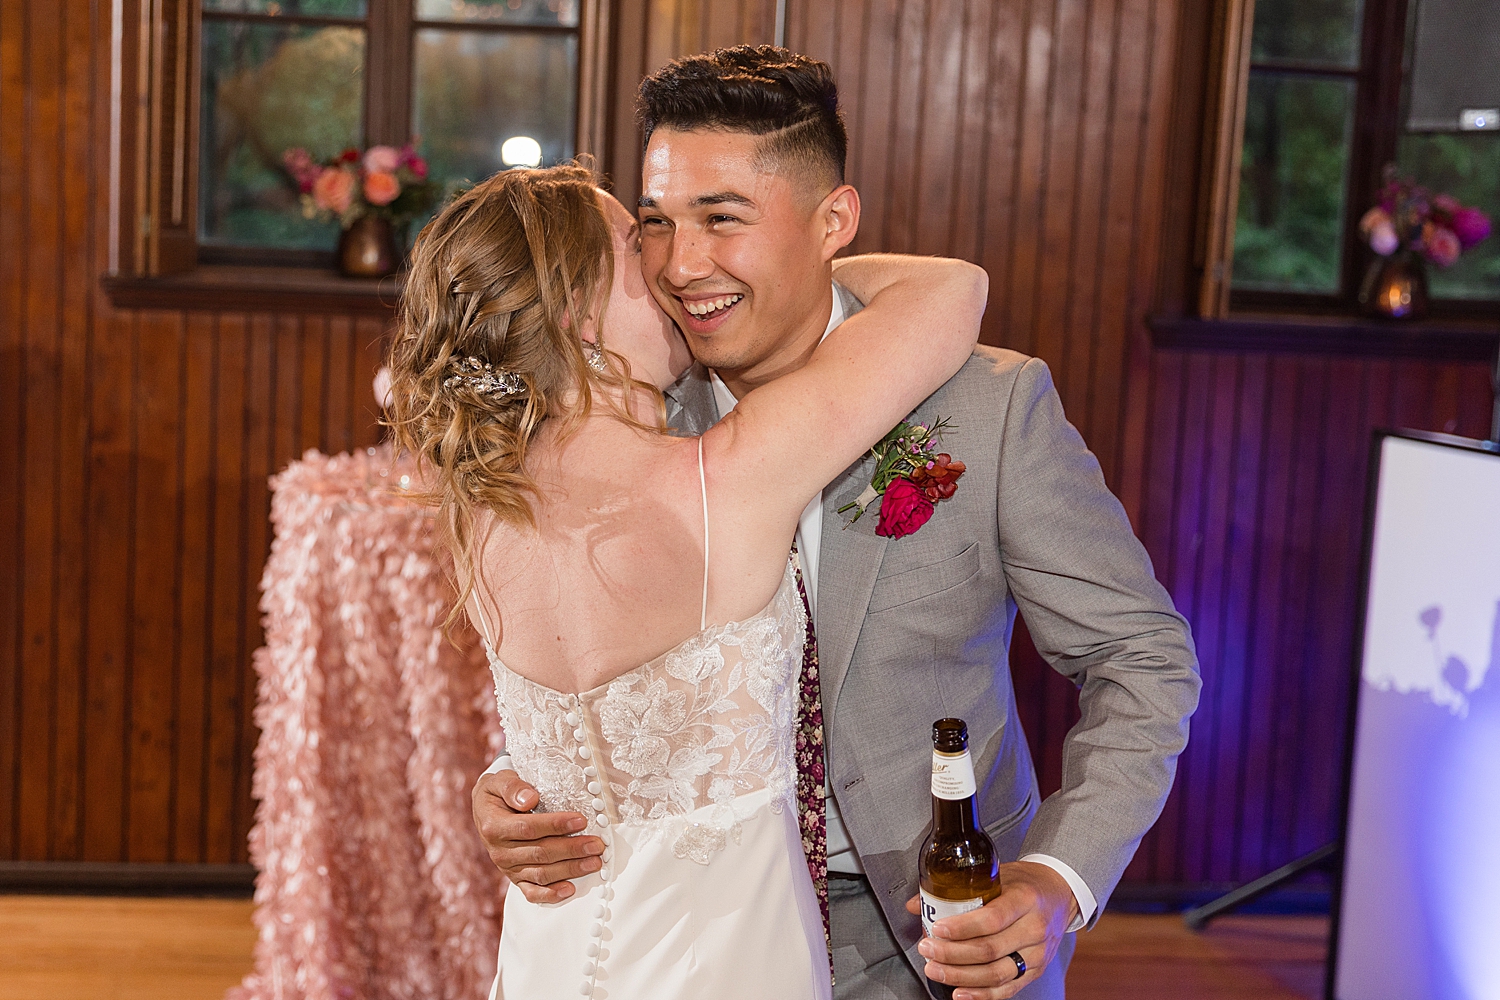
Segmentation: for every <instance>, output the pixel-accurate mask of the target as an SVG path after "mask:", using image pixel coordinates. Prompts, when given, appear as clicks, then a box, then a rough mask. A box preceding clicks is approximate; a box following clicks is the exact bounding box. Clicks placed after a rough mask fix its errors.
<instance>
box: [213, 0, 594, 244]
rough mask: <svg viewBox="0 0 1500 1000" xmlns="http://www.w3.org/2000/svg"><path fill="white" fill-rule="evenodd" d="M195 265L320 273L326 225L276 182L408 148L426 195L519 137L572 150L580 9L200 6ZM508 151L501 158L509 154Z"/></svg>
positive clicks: (218, 0)
mask: <svg viewBox="0 0 1500 1000" xmlns="http://www.w3.org/2000/svg"><path fill="white" fill-rule="evenodd" d="M201 3H202V9H201V18H202V27H201V36H200V65H201V74H200V78H199V85H200V93H199V102H198V107H199V121H198V136H199V141H198V155H199V160H198V183H197V190H198V230H197V241H198V255H199V259H200V260H204V261H213V262H276V263H291V262H297V263H318V262H322V261H324V260H327V259H328V255H329V254H330V253H331V251H332V250H333V247H334V245H335V243H336V242H337V239H338V227H337V225H336V224H332V223H320V222H317V221H315V220H309V219H305V218H303V216H302V212H301V207H300V204H299V201H298V196H297V192H296V191H295V189H294V188H293V187H292V186H291V184H290V183H289V178H288V177H287V175H286V174H285V172H284V171H283V169H282V154H283V153H284V152H285V151H286V150H287V149H290V148H292V147H302V148H305V149H307V150H308V151H309V152H310V153H311V154H312V155H313V156H314V157H315V158H318V159H323V158H326V157H330V156H333V155H336V154H337V153H339V152H340V151H341V150H343V149H345V148H347V147H350V146H356V147H361V148H363V147H365V146H368V145H373V144H377V143H385V144H390V145H397V146H399V145H402V144H403V143H405V142H406V141H408V140H409V139H410V138H412V137H414V136H415V137H418V139H419V144H418V148H419V151H420V152H421V153H422V154H423V155H424V156H425V157H426V158H427V161H428V164H429V167H430V169H431V176H432V177H433V178H434V179H436V180H438V181H439V182H448V183H460V182H464V181H475V180H480V179H482V178H484V177H486V176H488V175H489V174H491V173H493V172H494V171H496V170H499V169H501V167H502V162H501V153H500V147H501V146H502V144H504V142H505V141H506V140H507V139H513V138H516V137H522V136H524V137H528V138H530V139H532V140H534V141H535V142H536V143H537V145H539V146H540V148H541V151H542V160H543V162H544V163H556V162H558V161H561V160H565V159H567V158H569V157H571V156H572V155H573V154H574V152H575V134H576V128H575V125H576V121H577V117H578V107H577V105H578V89H579V88H578V79H579V34H580V11H579V6H580V0H201ZM512 148H513V149H514V148H515V147H514V146H513V147H512Z"/></svg>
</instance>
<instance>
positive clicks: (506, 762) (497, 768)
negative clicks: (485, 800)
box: [479, 753, 516, 778]
mask: <svg viewBox="0 0 1500 1000" xmlns="http://www.w3.org/2000/svg"><path fill="white" fill-rule="evenodd" d="M515 769H516V765H514V764H512V763H511V760H510V754H508V753H502V754H501V755H500V756H498V757H496V758H495V760H494V762H493V763H492V764H490V766H489V767H487V768H485V769H484V772H483V773H482V774H480V775H479V776H480V777H481V778H482V777H484V776H485V775H486V774H499V773H500V772H501V771H514V770H515Z"/></svg>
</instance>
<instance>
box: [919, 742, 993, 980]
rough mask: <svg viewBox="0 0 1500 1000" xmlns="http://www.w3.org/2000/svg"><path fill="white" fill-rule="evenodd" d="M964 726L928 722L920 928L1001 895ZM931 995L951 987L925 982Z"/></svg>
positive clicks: (929, 929) (926, 929)
mask: <svg viewBox="0 0 1500 1000" xmlns="http://www.w3.org/2000/svg"><path fill="white" fill-rule="evenodd" d="M975 792H976V788H975V784H974V763H973V761H971V760H970V759H969V727H968V726H967V725H965V724H964V721H963V720H962V719H939V720H938V721H936V722H934V723H933V724H932V833H930V834H928V836H927V842H926V843H925V844H923V845H922V853H921V854H920V855H919V856H918V860H917V874H918V875H919V877H920V879H921V886H922V890H921V898H922V931H923V933H925V934H928V935H930V934H931V933H932V925H933V922H934V921H937V920H940V919H942V918H943V917H951V916H954V915H955V914H959V913H968V912H969V911H970V910H977V909H979V908H980V907H981V906H983V905H984V904H985V903H988V902H989V901H990V900H992V899H994V898H995V897H996V896H998V895H1000V859H999V858H998V857H996V856H995V845H994V843H993V842H991V840H990V838H989V836H988V835H987V834H986V833H985V832H984V828H983V827H981V826H980V825H979V808H978V805H977V804H976V802H975ZM927 987H928V989H929V990H931V991H932V995H933V996H935V997H938V998H940V1000H951V998H952V996H953V989H954V988H953V987H952V986H946V985H944V984H942V983H934V982H933V981H932V980H930V979H929V980H928V981H927Z"/></svg>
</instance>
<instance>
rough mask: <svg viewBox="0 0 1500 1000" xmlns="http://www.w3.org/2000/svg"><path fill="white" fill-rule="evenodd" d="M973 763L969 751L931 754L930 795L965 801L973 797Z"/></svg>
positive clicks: (935, 752) (934, 752)
mask: <svg viewBox="0 0 1500 1000" xmlns="http://www.w3.org/2000/svg"><path fill="white" fill-rule="evenodd" d="M974 791H975V786H974V762H973V761H972V760H970V759H969V751H967V750H965V751H964V752H963V753H958V754H948V753H938V752H937V751H936V750H934V751H933V752H932V794H933V795H934V796H935V797H937V798H940V799H949V800H954V799H966V798H968V797H969V796H971V795H973V794H974Z"/></svg>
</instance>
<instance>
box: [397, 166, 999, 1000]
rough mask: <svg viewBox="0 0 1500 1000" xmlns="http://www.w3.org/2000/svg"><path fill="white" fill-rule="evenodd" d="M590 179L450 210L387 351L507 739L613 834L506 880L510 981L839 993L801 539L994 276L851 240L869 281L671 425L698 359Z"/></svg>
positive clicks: (473, 195) (979, 305)
mask: <svg viewBox="0 0 1500 1000" xmlns="http://www.w3.org/2000/svg"><path fill="white" fill-rule="evenodd" d="M597 183H598V180H597V178H596V177H595V175H593V174H592V173H590V172H589V171H587V170H585V169H584V168H581V167H577V166H563V167H555V168H551V169H547V170H532V171H524V170H522V171H508V172H505V173H501V174H498V175H496V176H494V177H492V178H490V179H489V180H487V181H485V182H484V183H482V184H480V185H478V186H476V187H475V188H473V189H472V190H470V191H469V192H468V193H467V194H465V195H463V196H462V197H461V198H459V199H458V200H457V201H455V202H454V203H453V204H452V205H450V206H449V207H448V208H446V209H445V210H444V211H443V213H442V214H441V215H440V216H439V217H438V218H437V219H436V220H435V221H434V222H433V223H432V224H431V225H429V226H428V227H427V228H426V229H425V230H424V231H423V233H422V235H421V237H420V238H419V240H418V241H417V245H416V248H415V251H414V257H413V264H412V270H411V274H410V276H409V278H408V281H407V285H406V292H405V296H404V299H403V302H402V309H401V315H400V319H399V328H398V332H397V336H396V339H395V343H394V346H393V348H392V359H391V369H392V375H393V385H392V395H393V399H394V406H393V412H392V422H393V424H394V429H395V434H396V439H397V442H398V444H399V445H400V446H401V447H403V448H406V449H409V450H410V451H412V452H413V453H415V454H417V455H419V456H421V457H422V459H424V460H425V462H426V463H428V465H429V466H430V468H431V470H432V474H431V479H430V483H431V486H432V492H431V493H430V494H429V495H428V496H427V500H428V502H430V503H432V504H434V505H435V506H437V508H438V512H439V520H440V525H441V527H442V529H443V530H444V532H445V536H446V539H447V541H448V543H449V545H450V546H451V548H452V552H453V556H454V560H455V565H456V568H457V572H458V578H459V581H460V583H461V585H462V602H461V605H460V606H462V607H465V608H467V610H468V613H469V616H470V618H471V620H472V621H474V622H475V623H476V625H477V626H478V628H479V630H480V632H481V633H482V635H483V637H484V642H485V646H486V649H487V650H488V653H489V658H490V664H491V668H492V670H493V672H494V678H495V688H496V693H497V697H498V700H499V707H500V713H501V718H502V723H503V726H504V729H505V733H506V741H507V749H508V752H509V753H510V754H511V755H512V758H513V761H514V766H515V767H516V769H517V770H518V771H519V773H520V776H521V777H523V778H524V779H525V780H526V781H527V782H529V783H530V784H531V785H533V786H534V787H535V788H536V789H537V791H538V792H539V794H540V797H541V801H540V803H539V806H538V808H539V809H540V810H542V811H545V812H558V811H571V812H576V813H579V814H581V815H582V816H583V817H584V820H585V823H586V826H585V828H584V829H583V830H582V833H581V834H580V836H587V837H595V838H597V839H598V843H599V847H598V851H599V853H598V855H597V856H596V857H594V858H592V859H590V860H589V861H585V862H584V863H582V865H581V866H580V868H579V871H580V872H581V873H582V874H581V876H580V877H578V878H575V879H573V880H572V886H571V891H564V892H562V893H557V892H555V891H553V892H550V894H548V893H544V892H538V893H537V895H538V898H539V899H541V900H545V901H533V900H531V899H528V898H527V895H526V894H523V893H522V892H511V893H509V894H507V896H506V900H505V918H504V933H503V934H502V935H501V944H500V970H499V974H498V976H497V977H496V980H495V987H494V991H493V992H492V997H503V998H510V1000H516V998H528V1000H529V998H536V997H548V998H551V997H562V996H578V995H580V994H581V995H583V996H592V997H608V998H612V1000H634V998H646V997H650V998H671V997H682V998H688V997H692V998H698V997H715V998H718V1000H723V998H738V997H745V998H749V997H773V996H774V997H787V998H800V997H818V998H826V997H828V996H829V995H830V992H831V990H830V984H829V964H828V954H827V950H826V944H825V937H824V925H823V918H822V915H821V913H820V910H819V904H818V899H817V896H816V893H815V890H814V887H813V883H812V879H811V877H810V875H809V873H808V869H807V865H806V863H805V859H804V857H803V853H802V838H801V834H800V833H799V828H798V817H797V805H796V801H795V785H796V775H795V764H794V759H793V746H794V740H795V731H794V729H795V719H796V708H797V680H798V671H799V669H800V665H801V663H802V653H803V649H802V646H803V641H804V630H805V626H806V620H807V619H806V610H805V605H804V601H803V598H802V597H801V596H799V577H798V573H797V569H796V563H795V558H792V559H789V558H788V553H789V551H790V550H791V548H792V540H793V535H794V533H795V531H796V527H797V520H798V517H799V515H800V514H801V513H802V510H803V508H804V507H805V506H806V504H807V503H808V501H809V500H810V499H811V498H812V497H813V496H814V495H815V494H817V493H818V491H819V490H821V489H822V488H823V487H824V486H825V485H826V484H827V483H828V482H829V481H830V480H832V479H833V478H834V477H835V476H836V475H838V474H839V473H841V472H842V471H843V470H844V469H845V468H847V467H848V466H849V465H850V464H851V463H853V462H854V461H856V460H857V459H858V458H859V457H860V455H861V454H863V453H864V452H865V451H866V450H867V449H869V448H870V447H871V446H872V445H874V444H875V443H876V442H877V441H879V440H880V438H881V437H882V436H884V434H885V433H886V432H887V431H889V430H890V428H891V427H893V426H894V425H895V424H897V423H898V422H899V421H900V420H902V419H903V418H904V417H905V416H906V415H907V414H908V413H909V412H910V411H911V410H912V409H913V408H914V407H916V405H917V404H918V403H920V402H921V401H922V400H923V399H925V398H926V397H927V396H928V395H930V394H931V393H932V392H933V391H934V390H936V389H937V388H938V387H939V386H940V385H942V384H943V383H944V382H945V381H946V380H947V379H948V378H949V377H950V376H952V375H953V374H954V373H955V372H957V371H958V369H959V367H960V366H961V365H962V364H963V362H964V361H965V360H966V359H967V358H968V357H969V355H970V352H971V350H972V348H973V346H974V344H975V342H976V340H977V337H978V330H979V320H980V317H981V315H982V313H983V309H984V302H985V296H986V291H987V284H988V282H987V279H986V277H985V274H984V272H983V271H982V270H980V269H979V268H977V267H974V266H973V265H970V264H965V263H962V262H960V261H953V260H943V259H934V258H898V257H890V256H876V257H855V258H851V259H848V260H844V261H839V262H838V263H837V276H838V280H839V281H840V283H842V284H844V285H845V286H846V287H848V288H849V289H850V290H851V291H852V292H853V293H854V294H855V295H856V296H858V297H859V298H860V299H861V300H863V301H864V302H866V303H868V307H867V308H866V309H864V310H863V311H862V312H860V313H858V314H857V315H855V316H853V317H851V318H850V319H849V320H847V321H846V322H844V323H843V324H842V325H841V326H839V327H838V328H837V329H836V330H835V331H834V332H832V333H830V334H829V335H828V336H827V337H826V339H825V340H824V341H823V343H822V344H821V345H820V346H819V347H818V348H817V349H816V350H815V351H814V352H813V355H812V358H811V360H810V361H809V362H808V363H807V365H806V366H805V367H804V368H802V369H800V370H798V371H795V372H792V373H790V374H787V375H785V376H784V377H782V378H780V379H777V380H776V381H774V382H771V383H769V384H767V385H765V386H762V387H761V388H758V389H756V390H754V391H753V392H750V393H749V394H747V395H746V396H745V397H744V398H743V399H741V400H740V401H739V404H738V406H737V407H736V408H735V409H734V410H733V411H732V412H731V413H730V414H728V415H727V416H726V417H725V418H724V419H723V420H722V421H720V422H719V423H718V424H717V425H716V426H714V427H713V428H712V429H711V430H709V431H708V432H707V433H705V434H704V435H702V436H701V437H696V438H691V437H679V436H674V435H672V434H671V433H669V432H667V431H666V427H665V421H664V412H665V411H664V408H663V398H662V394H661V390H662V389H663V388H665V387H667V386H670V385H671V384H672V383H673V382H674V381H675V380H676V379H677V378H678V377H679V376H680V375H681V374H682V373H683V372H684V371H685V370H686V368H687V367H688V365H689V364H690V362H691V358H690V356H689V354H688V352H687V349H686V347H685V345H684V342H683V340H682V338H681V335H680V334H679V333H678V332H677V331H676V328H675V327H674V326H673V325H672V323H671V321H670V320H668V319H667V317H666V316H665V315H664V314H663V313H662V312H661V311H660V309H659V308H658V307H657V306H656V303H655V302H654V300H653V299H652V297H651V295H650V294H648V291H647V289H646V286H645V283H644V281H643V278H642V276H641V268H640V262H639V259H638V257H637V249H636V245H635V244H636V227H635V222H634V219H633V218H632V217H631V215H630V214H629V213H628V212H627V211H626V210H625V209H624V207H623V206H621V205H620V203H619V202H617V201H615V200H614V199H613V198H612V197H610V196H609V195H608V194H605V193H604V192H602V191H600V190H599V189H598V187H597ZM837 248H838V246H837V245H836V244H835V242H834V241H833V239H832V238H831V237H830V241H829V245H828V251H827V253H828V256H830V257H831V256H832V254H833V253H834V251H835V250H836V249H837ZM911 330H921V331H923V333H922V335H921V336H913V335H912V334H911V333H909V332H904V331H911ZM456 613H457V609H455V614H456ZM523 888H525V887H523ZM551 888H552V890H555V889H556V887H551ZM556 900H560V901H556Z"/></svg>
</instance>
